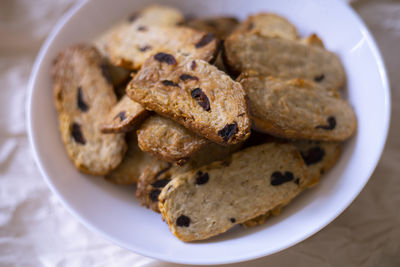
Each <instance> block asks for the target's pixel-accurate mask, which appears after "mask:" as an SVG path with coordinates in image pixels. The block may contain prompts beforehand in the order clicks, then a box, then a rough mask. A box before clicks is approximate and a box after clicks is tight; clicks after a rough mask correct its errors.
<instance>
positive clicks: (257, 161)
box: [159, 143, 309, 241]
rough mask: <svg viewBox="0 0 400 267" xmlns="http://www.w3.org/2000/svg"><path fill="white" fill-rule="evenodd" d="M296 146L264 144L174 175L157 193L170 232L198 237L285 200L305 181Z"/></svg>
mask: <svg viewBox="0 0 400 267" xmlns="http://www.w3.org/2000/svg"><path fill="white" fill-rule="evenodd" d="M308 179H309V178H308V175H307V170H306V166H305V164H304V162H303V160H302V159H301V156H300V155H299V153H298V151H297V149H296V147H294V146H293V145H291V144H278V143H269V144H264V145H260V146H255V147H250V148H247V149H245V150H242V151H240V152H237V153H234V154H233V155H232V156H231V161H230V162H229V164H225V163H224V161H222V162H214V163H212V164H210V165H206V166H203V167H200V168H198V169H195V170H191V171H189V172H185V173H182V174H178V175H176V176H174V177H173V178H172V180H171V182H170V183H169V184H168V185H167V186H166V187H164V188H163V190H162V191H161V194H160V195H159V200H160V203H159V208H160V211H161V213H162V216H163V219H164V220H166V221H167V223H168V225H169V227H170V230H171V232H172V233H173V234H174V235H175V236H177V237H178V238H179V239H181V240H182V241H194V240H202V239H206V238H209V237H212V236H215V235H217V234H220V233H223V232H225V231H227V230H229V229H230V228H231V227H233V226H234V225H236V224H240V223H243V222H245V221H248V220H250V219H252V218H254V217H257V216H259V215H261V214H265V213H266V212H267V211H269V210H271V209H273V208H274V207H276V206H278V205H280V204H282V203H287V202H288V201H290V200H291V199H293V198H294V197H295V196H297V195H298V194H299V193H300V192H301V191H302V190H303V188H304V187H305V186H306V185H307V184H308Z"/></svg>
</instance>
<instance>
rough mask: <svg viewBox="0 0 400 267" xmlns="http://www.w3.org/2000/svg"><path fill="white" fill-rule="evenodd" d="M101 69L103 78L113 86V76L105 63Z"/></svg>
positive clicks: (101, 65)
mask: <svg viewBox="0 0 400 267" xmlns="http://www.w3.org/2000/svg"><path fill="white" fill-rule="evenodd" d="M100 68H101V73H102V74H103V77H104V78H105V79H106V81H107V82H108V83H109V84H111V75H110V72H109V70H108V67H107V65H106V64H105V63H101V64H100Z"/></svg>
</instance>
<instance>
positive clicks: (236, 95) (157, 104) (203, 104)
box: [127, 52, 250, 144]
mask: <svg viewBox="0 0 400 267" xmlns="http://www.w3.org/2000/svg"><path fill="white" fill-rule="evenodd" d="M127 94H128V95H129V96H130V97H131V98H132V99H133V100H135V101H137V102H139V103H140V104H142V105H143V106H144V107H145V108H146V109H149V110H153V111H155V112H157V113H159V114H161V115H163V116H166V117H169V118H171V119H173V120H175V121H176V122H178V123H180V124H182V125H183V126H185V127H186V128H188V129H190V130H192V131H193V132H195V133H197V134H199V135H202V136H204V137H205V138H207V139H209V140H211V141H213V142H216V143H220V144H235V143H239V142H241V141H243V140H245V139H246V138H247V137H248V136H249V135H250V119H249V116H248V113H247V103H246V100H245V94H244V91H243V88H242V87H241V85H240V84H239V83H237V82H235V81H233V80H232V79H231V78H230V77H229V76H228V75H226V74H225V73H223V72H222V71H220V70H218V69H217V68H216V67H215V66H213V65H211V64H209V63H207V62H205V61H203V60H199V59H193V58H192V57H185V56H182V55H173V54H169V53H164V52H160V53H157V54H155V55H154V56H152V57H150V58H149V59H148V60H147V61H146V63H145V64H144V65H143V67H142V69H141V70H140V71H139V72H138V73H137V75H136V76H135V78H134V79H133V80H132V81H131V82H130V84H129V85H128V87H127Z"/></svg>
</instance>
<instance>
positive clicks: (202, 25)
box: [186, 17, 239, 40]
mask: <svg viewBox="0 0 400 267" xmlns="http://www.w3.org/2000/svg"><path fill="white" fill-rule="evenodd" d="M238 24H239V21H238V20H237V19H236V18H234V17H215V18H205V19H204V18H201V19H192V20H189V21H188V22H187V23H186V26H188V27H190V28H193V29H195V30H198V31H204V32H211V33H213V34H215V36H217V38H218V39H220V40H225V38H226V37H228V35H229V34H230V33H231V32H232V31H233V30H234V29H235V28H236V26H237V25H238Z"/></svg>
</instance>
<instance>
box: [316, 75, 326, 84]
mask: <svg viewBox="0 0 400 267" xmlns="http://www.w3.org/2000/svg"><path fill="white" fill-rule="evenodd" d="M324 78H325V75H324V74H321V75H318V76H315V77H314V81H316V82H321V81H322V80H323V79H324Z"/></svg>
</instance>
